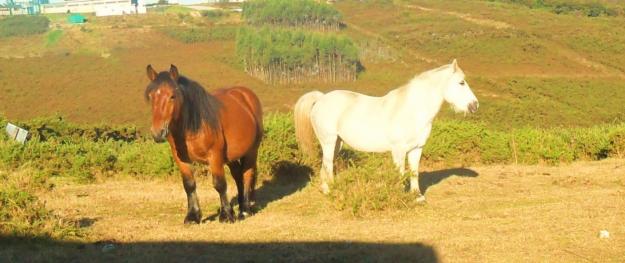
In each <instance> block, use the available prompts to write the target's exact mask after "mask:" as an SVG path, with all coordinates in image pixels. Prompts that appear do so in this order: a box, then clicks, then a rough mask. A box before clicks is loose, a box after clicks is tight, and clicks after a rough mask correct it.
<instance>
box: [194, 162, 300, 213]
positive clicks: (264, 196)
mask: <svg viewBox="0 0 625 263" xmlns="http://www.w3.org/2000/svg"><path fill="white" fill-rule="evenodd" d="M271 174H272V177H271V179H270V180H265V181H263V182H262V185H261V186H260V187H259V188H257V189H256V204H255V205H254V210H255V212H259V211H261V210H263V209H264V208H265V207H267V205H268V204H269V203H271V202H273V201H277V200H280V199H282V198H284V197H286V196H288V195H291V194H293V193H295V192H297V191H299V190H300V189H302V188H304V187H305V186H306V185H307V184H308V182H310V177H311V176H312V169H311V168H310V167H308V166H306V165H302V164H299V163H294V162H291V161H279V162H276V163H275V164H273V165H272V166H271ZM236 202H237V197H236V195H235V196H233V197H232V200H231V201H230V203H231V204H236ZM218 217H219V209H218V210H217V211H214V213H213V214H211V215H209V216H208V217H206V218H205V219H204V220H202V222H206V221H215V220H217V218H218Z"/></svg>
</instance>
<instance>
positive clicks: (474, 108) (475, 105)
mask: <svg viewBox="0 0 625 263" xmlns="http://www.w3.org/2000/svg"><path fill="white" fill-rule="evenodd" d="M479 107H480V103H479V102H477V100H475V101H473V102H471V103H469V105H467V109H469V112H470V113H475V112H476V111H477V108H479Z"/></svg>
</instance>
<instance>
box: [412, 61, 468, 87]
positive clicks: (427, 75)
mask: <svg viewBox="0 0 625 263" xmlns="http://www.w3.org/2000/svg"><path fill="white" fill-rule="evenodd" d="M453 66H454V63H453V62H452V63H450V64H447V65H443V66H440V67H438V68H435V69H431V70H427V71H424V72H421V73H419V74H418V75H416V76H415V77H414V78H412V79H411V80H410V81H409V82H408V83H407V85H406V86H411V87H417V86H421V85H419V84H421V82H423V81H429V80H431V79H432V77H433V75H434V74H436V73H440V72H441V71H444V70H453ZM458 73H459V74H461V75H464V72H463V71H462V69H460V68H458V72H457V73H456V74H458Z"/></svg>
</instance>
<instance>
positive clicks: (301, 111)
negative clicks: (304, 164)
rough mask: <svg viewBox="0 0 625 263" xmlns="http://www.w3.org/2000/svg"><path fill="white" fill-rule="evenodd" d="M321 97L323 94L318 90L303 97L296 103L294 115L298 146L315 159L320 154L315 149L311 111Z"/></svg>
mask: <svg viewBox="0 0 625 263" xmlns="http://www.w3.org/2000/svg"><path fill="white" fill-rule="evenodd" d="M321 96H323V93H322V92H320V91H316V90H315V91H311V92H308V93H306V94H304V95H302V96H301V97H300V98H299V99H298V100H297V102H296V103H295V109H294V113H293V117H294V118H295V138H296V139H297V145H298V146H299V149H300V151H302V152H303V153H304V154H305V155H306V156H308V157H309V158H315V157H316V156H317V154H318V153H317V151H316V149H315V138H314V136H313V127H312V123H311V122H310V111H311V110H312V107H313V105H315V102H317V100H318V99H319V98H320V97H321Z"/></svg>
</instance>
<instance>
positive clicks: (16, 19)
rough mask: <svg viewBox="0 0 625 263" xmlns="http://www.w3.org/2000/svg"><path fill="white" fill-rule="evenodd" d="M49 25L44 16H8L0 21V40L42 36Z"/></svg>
mask: <svg viewBox="0 0 625 263" xmlns="http://www.w3.org/2000/svg"><path fill="white" fill-rule="evenodd" d="M49 24H50V20H49V19H48V18H47V17H45V16H23V15H22V16H10V17H7V18H4V19H0V38H3V37H13V36H30V35H37V34H42V33H45V32H46V31H48V26H49Z"/></svg>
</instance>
